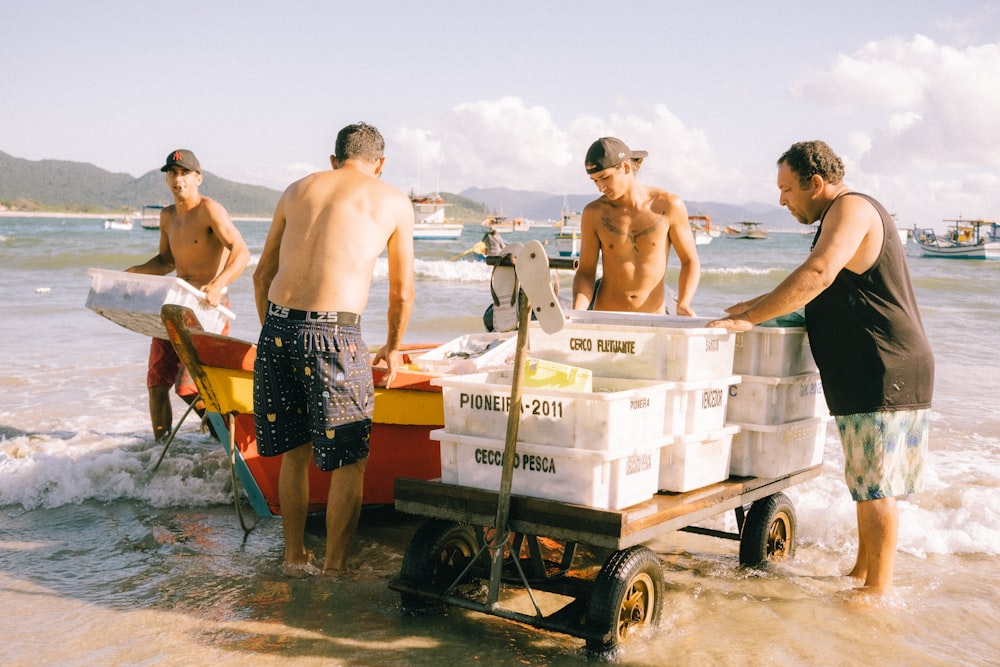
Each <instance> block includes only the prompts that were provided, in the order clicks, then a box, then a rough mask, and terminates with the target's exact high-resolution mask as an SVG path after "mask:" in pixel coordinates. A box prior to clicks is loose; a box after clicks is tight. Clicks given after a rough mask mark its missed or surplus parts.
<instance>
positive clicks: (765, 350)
mask: <svg viewBox="0 0 1000 667" xmlns="http://www.w3.org/2000/svg"><path fill="white" fill-rule="evenodd" d="M734 336H735V348H736V349H735V353H734V354H733V372H734V373H739V374H741V375H771V376H774V377H785V376H786V375H801V374H803V373H815V372H816V362H815V361H813V356H812V348H811V347H809V336H808V335H807V334H806V328H805V327H763V326H755V327H754V328H753V329H751V330H750V331H745V332H742V333H738V334H734Z"/></svg>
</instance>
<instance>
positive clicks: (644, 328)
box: [529, 310, 735, 382]
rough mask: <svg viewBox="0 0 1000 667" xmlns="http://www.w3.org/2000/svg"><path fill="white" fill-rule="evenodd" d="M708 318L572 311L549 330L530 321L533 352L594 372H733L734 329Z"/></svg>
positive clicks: (678, 377)
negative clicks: (716, 325)
mask: <svg viewBox="0 0 1000 667" xmlns="http://www.w3.org/2000/svg"><path fill="white" fill-rule="evenodd" d="M709 321H710V320H709V319H708V318H692V317H675V316H669V315H649V314H636V313H610V312H595V311H579V310H574V311H570V317H569V318H568V319H567V320H566V324H565V326H563V328H562V329H561V330H560V331H558V332H556V333H553V334H546V333H544V332H543V331H542V330H541V328H540V327H539V326H538V325H537V323H535V322H533V323H532V324H531V331H530V333H531V337H530V339H529V348H530V350H531V356H533V357H537V358H539V359H546V360H548V361H556V362H559V363H564V364H572V365H574V366H582V367H584V368H589V369H590V370H591V371H593V372H594V375H600V376H603V377H622V378H632V379H637V380H669V381H683V382H694V381H698V380H712V379H717V378H720V377H726V376H729V375H732V373H733V351H734V349H735V347H734V346H735V338H734V336H735V334H732V333H730V332H729V331H726V330H725V329H709V328H706V327H705V324H707V323H708V322H709Z"/></svg>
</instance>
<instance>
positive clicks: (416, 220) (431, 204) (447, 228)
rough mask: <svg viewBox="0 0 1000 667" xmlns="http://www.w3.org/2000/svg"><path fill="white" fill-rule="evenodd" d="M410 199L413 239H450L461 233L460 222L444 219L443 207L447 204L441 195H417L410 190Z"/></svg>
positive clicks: (461, 226) (462, 227)
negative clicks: (411, 204)
mask: <svg viewBox="0 0 1000 667" xmlns="http://www.w3.org/2000/svg"><path fill="white" fill-rule="evenodd" d="M410 201H411V202H412V203H413V216H414V217H413V238H414V240H418V241H450V240H454V239H457V238H458V237H459V236H461V235H462V230H463V229H464V226H463V225H462V223H460V222H447V221H446V220H445V217H444V209H445V207H446V206H447V205H448V204H447V203H446V202H445V200H444V198H443V197H442V196H441V195H439V194H437V193H434V194H432V195H425V196H417V195H415V194H413V192H410Z"/></svg>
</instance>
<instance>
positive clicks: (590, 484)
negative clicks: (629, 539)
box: [430, 429, 670, 510]
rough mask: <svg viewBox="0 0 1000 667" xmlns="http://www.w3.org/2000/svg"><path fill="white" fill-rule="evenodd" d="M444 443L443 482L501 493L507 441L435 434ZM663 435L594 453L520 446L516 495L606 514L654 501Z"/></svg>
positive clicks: (514, 480)
mask: <svg viewBox="0 0 1000 667" xmlns="http://www.w3.org/2000/svg"><path fill="white" fill-rule="evenodd" d="M430 437H431V438H432V439H434V440H439V441H440V442H441V481H442V482H444V483H446V484H458V485H460V486H470V487H473V488H477V489H486V490H489V491H498V490H499V489H500V476H501V472H502V462H503V451H504V445H505V441H504V440H503V439H497V438H478V437H475V436H470V435H458V434H455V433H449V432H447V431H446V430H444V429H436V430H434V431H431V433H430ZM668 442H670V439H669V438H666V439H664V437H663V436H661V437H660V438H659V439H657V440H653V441H650V442H647V443H645V444H641V445H639V444H636V445H635V446H633V447H630V448H628V449H616V450H613V451H594V450H591V449H577V448H574V447H550V446H547V445H534V444H528V443H521V442H518V443H517V448H516V451H515V454H514V456H515V458H514V476H513V478H512V480H511V493H514V494H516V495H521V496H532V497H534V498H546V499H548V500H558V501H561V502H566V503H574V504H577V505H588V506H590V507H598V508H602V509H612V510H617V509H622V508H623V507H629V506H630V505H635V504H636V503H641V502H643V501H644V500H648V499H649V498H652V497H653V495H654V494H655V493H656V485H657V476H658V475H659V470H660V451H661V449H662V448H663V446H664V445H665V444H667V443H668Z"/></svg>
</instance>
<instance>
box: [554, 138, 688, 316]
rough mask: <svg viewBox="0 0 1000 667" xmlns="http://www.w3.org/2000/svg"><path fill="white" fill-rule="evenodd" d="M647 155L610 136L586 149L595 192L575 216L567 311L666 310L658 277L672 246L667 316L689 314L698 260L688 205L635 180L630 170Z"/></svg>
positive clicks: (664, 295) (673, 196)
mask: <svg viewBox="0 0 1000 667" xmlns="http://www.w3.org/2000/svg"><path fill="white" fill-rule="evenodd" d="M646 155H647V153H646V151H633V150H631V149H629V147H628V146H627V145H625V142H623V141H622V140H621V139H618V138H616V137H603V138H601V139H598V140H597V141H595V142H594V143H593V144H591V146H590V149H589V150H588V151H587V157H586V161H585V167H586V169H587V173H588V174H589V175H590V178H591V180H593V181H594V185H596V186H597V189H598V190H600V192H601V197H600V198H599V199H595V200H594V201H592V202H590V203H589V204H587V205H586V206H585V207H584V209H583V215H582V216H581V218H580V229H581V239H580V263H579V268H578V269H577V271H576V276H575V277H574V278H573V308H574V309H577V310H585V309H588V308H592V309H593V310H614V311H632V312H641V313H669V312H671V309H670V307H669V305H668V303H667V297H666V295H667V293H668V290H667V288H666V286H665V285H664V277H665V276H666V271H667V258H668V256H669V254H670V247H671V246H673V248H674V252H676V253H677V258H678V259H679V260H680V264H681V266H680V275H679V277H678V281H677V303H676V306H675V307H674V308H673V314H676V315H685V316H688V317H693V316H694V311H693V310H692V309H691V300H692V298H694V293H695V290H697V289H698V281H699V280H700V279H701V264H700V262H699V261H698V253H697V250H696V249H695V241H694V234H693V233H692V232H691V226H690V223H689V222H688V214H687V208H686V207H685V206H684V202H683V200H681V198H680V197H678V196H677V195H675V194H672V193H670V192H667V191H665V190H660V189H659V188H653V187H649V186H646V185H643V184H641V183H639V181H638V180H637V179H636V172H637V171H638V170H639V166H640V165H641V164H642V160H643V159H644V158H645V157H646ZM598 257H600V258H601V266H602V269H603V277H602V278H601V279H600V280H598V279H597V260H598Z"/></svg>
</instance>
